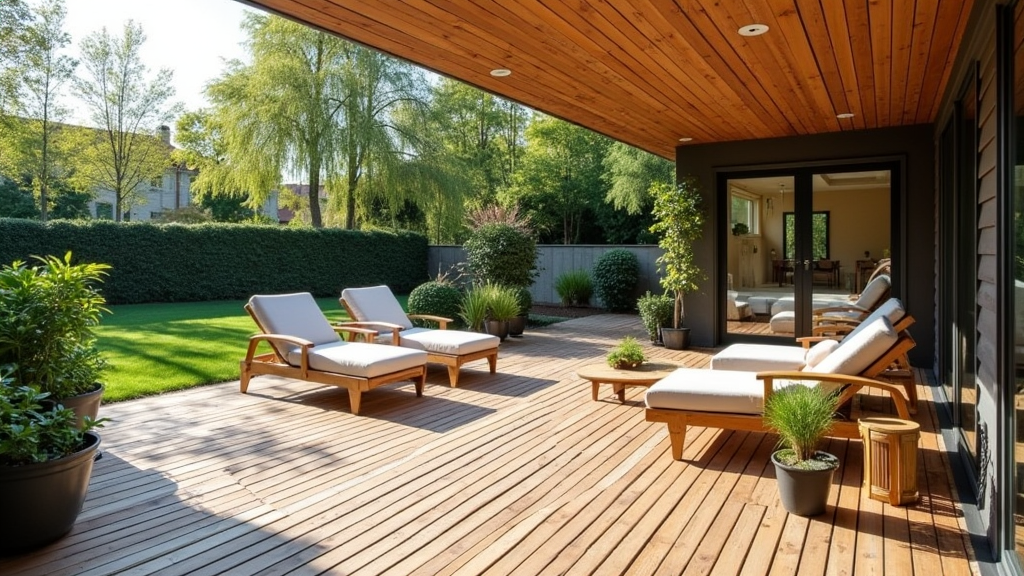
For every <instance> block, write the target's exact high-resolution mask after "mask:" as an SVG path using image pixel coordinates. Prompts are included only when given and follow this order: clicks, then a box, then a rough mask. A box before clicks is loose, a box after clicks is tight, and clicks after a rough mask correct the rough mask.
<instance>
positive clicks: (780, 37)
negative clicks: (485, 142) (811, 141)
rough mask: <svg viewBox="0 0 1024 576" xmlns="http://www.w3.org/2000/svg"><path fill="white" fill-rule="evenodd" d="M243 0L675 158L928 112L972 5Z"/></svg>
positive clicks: (854, 0) (932, 0)
mask: <svg viewBox="0 0 1024 576" xmlns="http://www.w3.org/2000/svg"><path fill="white" fill-rule="evenodd" d="M247 3H248V4H251V5H254V6H257V7H262V8H265V9H267V10H269V11H272V12H276V13H278V14H281V15H285V16H288V17H291V18H294V19H296V20H299V21H302V22H305V23H308V24H310V25H312V26H315V27H317V28H321V29H323V30H327V31H331V32H334V33H337V34H339V35H340V36H343V37H345V38H348V39H350V40H354V41H356V42H359V43H362V44H365V45H367V46H371V47H373V48H376V49H378V50H381V51H383V52H386V53H389V54H392V55H394V56H398V57H400V58H403V59H406V60H409V61H411V62H414V63H416V64H419V65H421V66H423V67H425V68H428V69H430V70H433V71H435V72H438V73H440V74H443V75H446V76H450V77H452V78H456V79H459V80H462V81H464V82H467V83H469V84H472V85H474V86H477V87H479V88H482V89H484V90H487V91H490V92H493V93H495V94H498V95H501V96H504V97H506V98H509V99H512V100H515V101H517V102H520V103H522V104H525V105H526V106H529V107H531V108H534V109H537V110H541V111H543V112H546V113H548V114H551V115H554V116H558V117H560V118H563V119H565V120H568V121H571V122H574V123H577V124H579V125H582V126H585V127H587V128H590V129H592V130H596V131H598V132H601V133H603V134H606V135H608V136H610V137H612V138H615V139H617V140H622V141H624V142H627V143H629V144H632V145H634V146H637V147H640V148H642V149H645V150H648V151H650V152H653V153H655V154H658V155H660V156H663V157H665V158H669V159H672V158H674V157H675V148H676V146H678V145H679V144H680V138H684V137H686V138H692V139H693V140H692V143H693V144H700V143H708V142H723V141H729V140H750V139H761V138H771V137H777V136H790V135H799V134H816V133H823V132H835V131H840V130H855V129H864V128H878V127H886V126H900V125H909V124H920V123H928V122H931V121H933V120H934V118H935V115H936V114H937V111H938V106H939V103H940V102H939V101H940V99H941V97H942V94H943V91H944V89H945V86H946V83H947V82H948V80H949V73H950V70H951V68H952V65H953V60H954V58H955V56H956V48H957V46H958V45H959V42H960V38H961V37H962V35H963V31H964V28H965V26H966V24H967V19H968V15H969V13H970V10H971V7H972V6H973V4H974V0H674V1H673V0H612V1H607V0H605V1H602V0H573V1H564V0H515V1H512V0H251V1H247ZM749 24H765V25H767V26H768V27H769V31H768V32H767V33H766V34H763V35H761V36H755V37H744V36H741V35H740V34H739V33H738V30H739V29H740V27H742V26H746V25H749ZM496 68H507V69H509V70H511V71H512V74H511V75H510V76H508V77H504V78H495V77H493V76H491V75H490V71H491V70H492V69H496ZM847 112H849V113H853V114H854V117H853V118H850V119H838V118H836V115H837V114H840V113H847Z"/></svg>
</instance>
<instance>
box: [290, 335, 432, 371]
mask: <svg viewBox="0 0 1024 576" xmlns="http://www.w3.org/2000/svg"><path fill="white" fill-rule="evenodd" d="M287 360H288V363H289V364H291V365H293V366H299V365H300V364H301V362H302V353H301V351H300V350H294V351H293V352H291V353H290V354H288V357H287ZM426 362H427V353H426V352H423V351H422V350H411V349H409V348H399V347H398V346H384V345H381V344H366V343H363V342H342V341H338V342H335V343H333V344H324V345H322V346H315V347H314V348H313V349H312V350H310V351H309V367H310V368H312V369H314V370H319V371H321V372H334V373H337V374H344V375H346V376H359V377H362V378H373V377H376V376H383V375H385V374H391V373H392V372H398V371H399V370H405V369H406V368H415V367H417V366H422V365H423V364H425V363H426Z"/></svg>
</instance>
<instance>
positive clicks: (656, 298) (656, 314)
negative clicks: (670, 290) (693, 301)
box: [636, 290, 674, 342]
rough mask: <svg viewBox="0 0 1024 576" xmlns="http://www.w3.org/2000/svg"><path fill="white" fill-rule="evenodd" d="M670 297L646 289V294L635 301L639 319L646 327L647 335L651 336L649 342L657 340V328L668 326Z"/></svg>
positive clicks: (670, 317)
mask: <svg viewBox="0 0 1024 576" xmlns="http://www.w3.org/2000/svg"><path fill="white" fill-rule="evenodd" d="M673 304H674V303H673V301H672V298H670V297H669V296H667V295H665V294H651V291H650V290H648V291H647V293H646V294H644V295H643V296H641V297H640V298H639V299H638V300H637V301H636V309H637V310H638V311H639V312H640V320H641V321H642V322H643V323H644V328H646V329H647V335H648V336H650V337H651V342H657V341H658V330H659V329H661V328H664V327H665V326H668V323H669V321H670V320H672V306H673Z"/></svg>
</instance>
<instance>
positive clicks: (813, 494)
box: [764, 383, 839, 516]
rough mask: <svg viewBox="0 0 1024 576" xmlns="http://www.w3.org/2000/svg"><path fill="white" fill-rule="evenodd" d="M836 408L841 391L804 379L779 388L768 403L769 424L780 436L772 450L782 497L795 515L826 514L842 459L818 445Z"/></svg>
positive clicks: (765, 408) (826, 431)
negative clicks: (833, 390)
mask: <svg viewBox="0 0 1024 576" xmlns="http://www.w3.org/2000/svg"><path fill="white" fill-rule="evenodd" d="M838 408H839V395H838V394H836V393H834V392H829V391H827V390H825V389H823V388H822V387H821V386H820V385H818V386H805V385H803V384H801V383H795V384H792V385H790V386H787V387H785V388H782V389H780V390H777V391H775V392H773V393H772V394H770V395H769V396H768V398H767V399H766V401H765V405H764V420H765V424H766V425H767V427H768V428H769V429H770V430H772V431H774V432H775V433H777V434H778V435H779V446H780V449H779V450H777V451H776V452H775V453H773V454H772V463H773V464H774V465H775V476H776V479H777V481H778V486H779V496H780V497H781V498H782V505H783V507H785V509H786V510H787V511H789V512H790V513H792V514H796V515H798V516H817V515H818V514H821V513H823V512H825V507H826V504H827V502H828V495H829V491H830V490H831V487H832V476H833V474H834V473H835V471H836V468H838V467H839V458H837V457H835V456H834V455H832V454H829V453H827V452H822V451H820V450H817V447H818V445H819V444H820V443H821V440H822V439H823V438H824V437H825V436H826V435H827V434H828V433H829V432H830V431H831V430H832V426H833V424H834V423H835V413H836V410H838Z"/></svg>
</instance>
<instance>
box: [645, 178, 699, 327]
mask: <svg viewBox="0 0 1024 576" xmlns="http://www.w3.org/2000/svg"><path fill="white" fill-rule="evenodd" d="M653 192H654V217H655V219H656V220H657V221H656V222H655V223H654V225H653V226H651V232H654V233H655V234H658V236H659V241H658V245H659V246H661V249H662V250H664V251H665V253H664V254H663V255H662V256H661V257H660V258H658V270H659V271H660V272H661V273H662V277H661V286H662V287H663V288H665V290H670V291H671V292H672V293H673V294H674V296H675V310H674V313H673V315H672V326H673V327H674V328H679V324H680V322H681V321H682V317H683V294H685V293H686V292H692V291H694V290H696V289H697V282H698V281H700V280H702V279H703V278H704V272H703V271H702V270H701V269H700V267H698V266H697V263H696V262H694V251H693V243H694V242H695V241H697V240H698V239H699V238H700V236H701V228H702V227H703V226H704V209H703V207H702V206H701V194H700V187H699V184H698V182H697V179H696V178H695V177H693V176H687V177H685V178H683V179H682V180H681V181H680V182H679V183H678V184H677V185H676V186H674V187H673V186H668V185H661V186H655V187H654V190H653Z"/></svg>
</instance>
